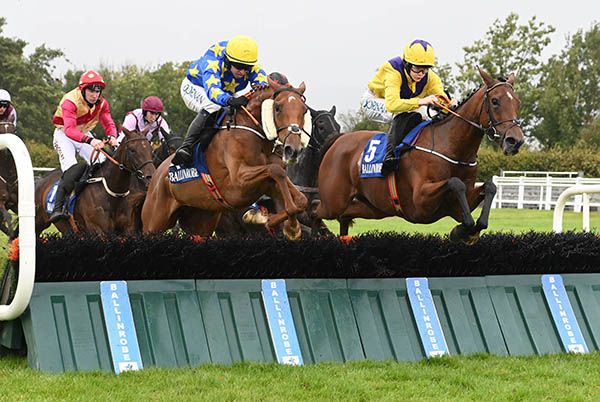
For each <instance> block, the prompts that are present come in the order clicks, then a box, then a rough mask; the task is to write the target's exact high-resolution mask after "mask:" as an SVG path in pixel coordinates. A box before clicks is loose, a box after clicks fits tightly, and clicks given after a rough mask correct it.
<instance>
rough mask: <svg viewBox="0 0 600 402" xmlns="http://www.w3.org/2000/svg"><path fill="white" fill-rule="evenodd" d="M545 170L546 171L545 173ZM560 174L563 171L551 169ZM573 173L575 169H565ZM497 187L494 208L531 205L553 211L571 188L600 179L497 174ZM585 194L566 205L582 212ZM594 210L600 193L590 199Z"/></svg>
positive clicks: (495, 180) (598, 183) (598, 182)
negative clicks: (572, 170)
mask: <svg viewBox="0 0 600 402" xmlns="http://www.w3.org/2000/svg"><path fill="white" fill-rule="evenodd" d="M543 173H546V172H543ZM548 173H560V172H548ZM562 173H568V174H571V173H572V172H562ZM492 181H493V182H494V184H496V187H497V188H498V191H497V193H496V196H495V197H494V201H493V202H492V208H518V209H523V208H529V209H540V210H547V211H550V210H552V209H554V207H555V206H556V203H557V201H558V197H559V196H560V194H561V193H562V192H563V191H564V190H566V189H567V188H569V187H572V186H576V185H600V178H587V177H579V176H577V177H574V176H568V175H567V174H564V175H563V176H558V177H556V176H550V175H546V176H494V177H493V178H492ZM583 202H584V200H583V196H582V195H581V194H578V195H575V197H574V199H573V200H572V201H569V202H567V203H566V206H567V207H568V208H569V209H571V210H573V211H575V212H581V211H582V207H583ZM589 206H590V207H591V208H592V209H600V194H594V195H592V196H591V197H590V199H589Z"/></svg>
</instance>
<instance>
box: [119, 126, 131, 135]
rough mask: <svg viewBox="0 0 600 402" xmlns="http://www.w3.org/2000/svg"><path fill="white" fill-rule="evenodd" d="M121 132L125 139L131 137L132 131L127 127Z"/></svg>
mask: <svg viewBox="0 0 600 402" xmlns="http://www.w3.org/2000/svg"><path fill="white" fill-rule="evenodd" d="M121 131H122V132H123V134H125V137H129V135H130V134H131V131H129V130H127V129H126V128H125V127H121Z"/></svg>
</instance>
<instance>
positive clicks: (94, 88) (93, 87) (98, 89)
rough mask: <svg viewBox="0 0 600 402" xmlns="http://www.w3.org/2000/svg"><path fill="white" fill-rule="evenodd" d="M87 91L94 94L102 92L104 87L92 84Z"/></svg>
mask: <svg viewBox="0 0 600 402" xmlns="http://www.w3.org/2000/svg"><path fill="white" fill-rule="evenodd" d="M85 89H88V90H90V91H92V92H98V93H100V92H102V85H98V84H92V85H90V86H87V87H85Z"/></svg>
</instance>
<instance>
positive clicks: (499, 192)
mask: <svg viewBox="0 0 600 402" xmlns="http://www.w3.org/2000/svg"><path fill="white" fill-rule="evenodd" d="M492 183H494V184H495V185H496V195H495V196H494V199H493V200H492V208H502V203H501V202H500V200H502V186H501V185H500V184H498V176H496V175H494V176H492Z"/></svg>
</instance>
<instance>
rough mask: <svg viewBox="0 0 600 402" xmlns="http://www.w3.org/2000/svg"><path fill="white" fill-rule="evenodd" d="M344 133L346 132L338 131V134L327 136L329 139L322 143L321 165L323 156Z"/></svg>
mask: <svg viewBox="0 0 600 402" xmlns="http://www.w3.org/2000/svg"><path fill="white" fill-rule="evenodd" d="M344 134H346V133H338V134H335V135H332V136H330V137H327V139H326V140H325V142H324V143H323V145H321V154H320V155H319V166H321V162H322V161H323V158H324V157H325V154H326V153H327V151H329V148H331V146H332V145H333V143H334V142H336V141H337V140H338V138H340V137H341V136H342V135H344Z"/></svg>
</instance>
